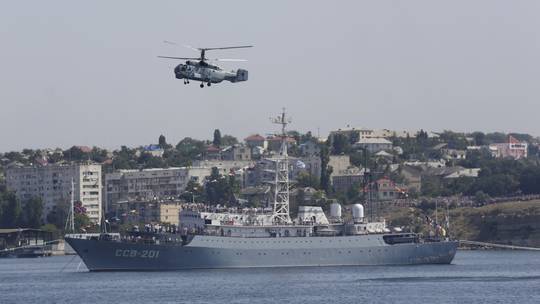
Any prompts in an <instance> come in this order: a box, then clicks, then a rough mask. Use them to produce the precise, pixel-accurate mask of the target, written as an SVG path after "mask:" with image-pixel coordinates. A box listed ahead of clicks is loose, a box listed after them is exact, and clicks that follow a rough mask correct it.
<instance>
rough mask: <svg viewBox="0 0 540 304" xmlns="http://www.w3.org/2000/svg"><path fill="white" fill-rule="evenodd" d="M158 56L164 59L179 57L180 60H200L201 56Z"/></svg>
mask: <svg viewBox="0 0 540 304" xmlns="http://www.w3.org/2000/svg"><path fill="white" fill-rule="evenodd" d="M158 58H165V59H180V60H201V58H195V57H172V56H158Z"/></svg>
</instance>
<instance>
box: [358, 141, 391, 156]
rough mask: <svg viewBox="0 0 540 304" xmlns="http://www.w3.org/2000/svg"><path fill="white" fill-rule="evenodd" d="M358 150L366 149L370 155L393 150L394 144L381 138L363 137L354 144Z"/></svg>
mask: <svg viewBox="0 0 540 304" xmlns="http://www.w3.org/2000/svg"><path fill="white" fill-rule="evenodd" d="M354 147H355V148H357V149H366V150H367V151H368V152H369V153H376V152H379V151H382V150H392V142H391V141H389V140H388V139H384V138H380V137H363V138H360V140H358V142H357V143H355V144H354Z"/></svg>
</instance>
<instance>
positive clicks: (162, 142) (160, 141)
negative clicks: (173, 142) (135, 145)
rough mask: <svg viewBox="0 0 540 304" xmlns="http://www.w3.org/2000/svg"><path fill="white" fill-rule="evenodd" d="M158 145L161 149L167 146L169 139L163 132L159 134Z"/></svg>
mask: <svg viewBox="0 0 540 304" xmlns="http://www.w3.org/2000/svg"><path fill="white" fill-rule="evenodd" d="M158 145H159V147H160V148H161V149H165V148H167V140H166V139H165V136H164V135H163V134H161V135H160V136H159V139H158Z"/></svg>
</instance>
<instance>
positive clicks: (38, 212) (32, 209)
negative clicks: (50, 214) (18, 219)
mask: <svg viewBox="0 0 540 304" xmlns="http://www.w3.org/2000/svg"><path fill="white" fill-rule="evenodd" d="M23 205H24V207H23V210H22V222H23V223H24V225H25V226H26V227H30V228H39V227H40V226H41V217H42V215H43V201H42V200H41V198H40V197H32V198H31V199H29V200H27V201H25V202H24V204H23Z"/></svg>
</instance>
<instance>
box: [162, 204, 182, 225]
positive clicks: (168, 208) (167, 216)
mask: <svg viewBox="0 0 540 304" xmlns="http://www.w3.org/2000/svg"><path fill="white" fill-rule="evenodd" d="M180 211H182V207H181V204H180V202H178V201H175V202H162V203H160V204H159V221H160V222H161V223H167V224H171V225H176V226H178V225H179V224H180V223H179V221H178V219H179V217H180Z"/></svg>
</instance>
